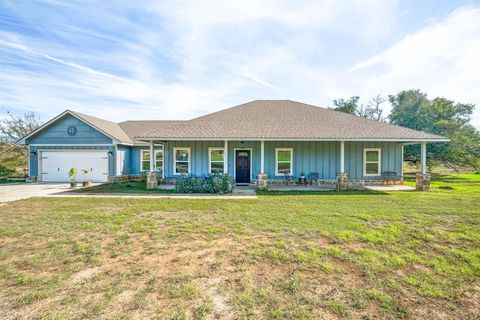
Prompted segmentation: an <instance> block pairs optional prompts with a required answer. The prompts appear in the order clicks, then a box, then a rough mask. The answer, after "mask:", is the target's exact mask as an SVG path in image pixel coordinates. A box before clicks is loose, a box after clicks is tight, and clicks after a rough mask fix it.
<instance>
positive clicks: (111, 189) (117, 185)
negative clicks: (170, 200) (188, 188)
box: [70, 181, 175, 193]
mask: <svg viewBox="0 0 480 320" xmlns="http://www.w3.org/2000/svg"><path fill="white" fill-rule="evenodd" d="M70 192H72V193H174V192H175V189H147V188H146V183H145V182H144V181H131V182H114V183H104V184H100V185H98V186H93V187H88V188H81V189H76V190H72V191H70Z"/></svg>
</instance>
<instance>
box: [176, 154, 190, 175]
mask: <svg viewBox="0 0 480 320" xmlns="http://www.w3.org/2000/svg"><path fill="white" fill-rule="evenodd" d="M173 173H174V174H187V173H190V148H174V149H173Z"/></svg>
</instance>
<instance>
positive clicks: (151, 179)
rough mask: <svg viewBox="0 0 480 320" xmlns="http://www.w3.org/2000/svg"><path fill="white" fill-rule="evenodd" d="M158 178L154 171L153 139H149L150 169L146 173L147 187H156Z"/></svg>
mask: <svg viewBox="0 0 480 320" xmlns="http://www.w3.org/2000/svg"><path fill="white" fill-rule="evenodd" d="M157 187H158V178H157V173H156V172H155V149H154V142H153V140H152V141H150V170H149V173H148V175H147V189H157Z"/></svg>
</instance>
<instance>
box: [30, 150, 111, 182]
mask: <svg viewBox="0 0 480 320" xmlns="http://www.w3.org/2000/svg"><path fill="white" fill-rule="evenodd" d="M71 168H76V169H77V171H78V175H77V180H78V181H83V180H82V179H83V174H82V169H87V170H88V179H89V180H90V181H93V182H107V180H108V172H109V171H108V151H107V150H68V151H67V150H55V151H40V156H39V171H40V173H41V181H44V182H68V181H70V177H69V176H68V172H69V171H70V169H71Z"/></svg>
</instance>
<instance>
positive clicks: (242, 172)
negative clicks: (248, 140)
mask: <svg viewBox="0 0 480 320" xmlns="http://www.w3.org/2000/svg"><path fill="white" fill-rule="evenodd" d="M235 181H236V182H237V183H250V150H236V151H235Z"/></svg>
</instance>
